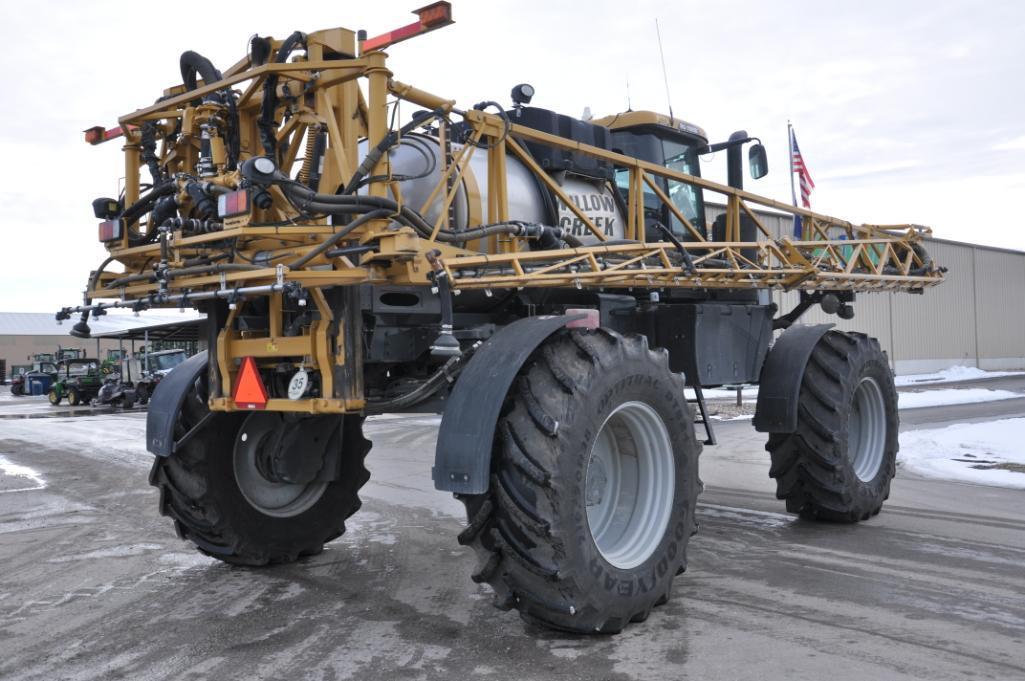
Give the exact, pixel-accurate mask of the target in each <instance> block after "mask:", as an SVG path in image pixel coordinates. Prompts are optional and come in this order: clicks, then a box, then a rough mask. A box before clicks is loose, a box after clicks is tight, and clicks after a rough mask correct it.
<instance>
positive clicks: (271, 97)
mask: <svg viewBox="0 0 1025 681" xmlns="http://www.w3.org/2000/svg"><path fill="white" fill-rule="evenodd" d="M250 45H252V43H250ZM300 45H301V46H302V47H304V48H305V47H306V34H305V33H303V32H302V31H295V32H294V33H292V35H290V36H288V37H287V38H285V40H284V42H282V43H281V47H279V48H278V52H277V54H276V55H274V62H275V63H276V64H284V63H285V61H286V60H287V59H288V55H290V54H292V52H293V51H294V50H295V48H296V47H298V46H300ZM277 108H278V74H276V73H270V74H267V77H266V78H264V81H263V102H262V103H261V105H260V118H259V119H258V120H257V121H256V127H257V128H258V129H259V131H260V142H261V143H262V144H263V151H264V153H265V154H266V155H267V156H270V157H271V158H272V159H274V160H275V162H277V159H278V153H277V152H278V143H277V139H276V137H275V132H276V131H277V127H278V124H277V121H276V120H275V119H274V113H275V111H276V110H277Z"/></svg>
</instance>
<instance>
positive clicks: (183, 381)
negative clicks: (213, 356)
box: [146, 350, 207, 456]
mask: <svg viewBox="0 0 1025 681" xmlns="http://www.w3.org/2000/svg"><path fill="white" fill-rule="evenodd" d="M206 367H207V352H206V350H204V351H202V352H199V353H196V354H195V355H193V356H192V357H189V358H188V359H187V360H185V361H184V362H182V363H181V364H179V365H178V366H176V367H175V368H174V369H172V370H171V372H170V373H169V374H167V376H164V377H163V378H162V379H161V380H160V382H159V383H157V387H156V388H155V389H154V390H153V394H152V395H150V398H149V410H148V411H147V412H146V449H148V450H149V451H150V453H152V454H154V455H155V456H170V455H171V454H173V453H174V425H175V423H177V421H178V412H179V411H181V408H182V403H183V402H185V396H186V395H188V394H189V391H190V390H192V389H193V386H195V384H196V379H198V378H199V377H200V376H201V375H202V374H203V372H204V371H206Z"/></svg>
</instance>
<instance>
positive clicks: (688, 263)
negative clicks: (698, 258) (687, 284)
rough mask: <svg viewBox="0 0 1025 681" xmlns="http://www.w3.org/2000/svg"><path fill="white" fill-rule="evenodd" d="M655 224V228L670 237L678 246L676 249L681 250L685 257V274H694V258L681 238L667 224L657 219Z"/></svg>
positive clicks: (682, 256) (681, 255) (681, 254)
mask: <svg viewBox="0 0 1025 681" xmlns="http://www.w3.org/2000/svg"><path fill="white" fill-rule="evenodd" d="M653 224H654V227H655V229H657V230H659V231H660V232H662V234H663V235H664V236H665V237H666V238H667V239H669V241H670V242H671V243H672V244H673V246H675V247H676V250H677V251H679V252H680V257H681V258H683V272H684V274H687V275H691V274H694V260H692V259H691V257H690V253H688V252H687V249H686V248H684V247H683V244H681V243H680V240H679V239H677V238H676V235H675V234H673V231H672V230H671V229H669V228H668V227H666V226H665V225H663V224H662V223H661V222H657V221H656V222H655V223H653Z"/></svg>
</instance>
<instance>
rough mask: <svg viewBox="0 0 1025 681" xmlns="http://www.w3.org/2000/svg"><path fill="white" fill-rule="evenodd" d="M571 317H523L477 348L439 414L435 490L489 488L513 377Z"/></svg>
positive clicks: (475, 491) (465, 491)
mask: <svg viewBox="0 0 1025 681" xmlns="http://www.w3.org/2000/svg"><path fill="white" fill-rule="evenodd" d="M574 319H578V317H576V316H564V315H559V316H551V317H526V318H524V319H520V320H518V321H515V322H513V323H512V324H509V325H508V326H506V327H504V328H503V329H502V330H501V331H499V332H498V333H496V334H495V335H494V336H492V337H491V338H490V339H489V340H488V341H487V342H486V343H484V345H482V346H481V347H480V348H478V349H477V351H476V352H475V353H474V355H473V358H472V359H470V361H469V363H468V364H467V365H466V368H465V369H463V371H462V373H461V374H460V376H459V380H458V381H456V385H455V387H454V388H453V389H452V394H451V396H450V397H449V399H448V400H447V406H446V407H445V414H444V416H442V419H441V430H440V432H439V433H438V445H437V450H436V451H435V454H434V468H433V469H432V472H431V474H432V476H433V478H434V487H435V489H439V490H443V491H447V492H455V493H457V494H483V493H484V492H486V491H487V490H488V479H489V473H490V471H491V444H492V442H493V441H494V438H495V425H496V424H497V423H498V417H499V414H500V412H501V411H502V403H503V402H505V396H506V395H507V394H508V392H509V388H510V387H512V383H513V380H514V379H515V378H516V375H517V374H518V373H519V372H520V368H521V367H522V366H523V363H524V362H526V361H527V359H528V358H529V357H530V355H531V354H532V353H533V352H534V350H536V349H537V347H538V346H539V345H541V343H543V342H544V341H545V339H546V338H548V337H549V336H551V335H552V334H553V333H555V332H556V331H558V330H559V329H561V328H562V327H563V326H565V325H566V324H567V323H568V322H570V321H573V320H574Z"/></svg>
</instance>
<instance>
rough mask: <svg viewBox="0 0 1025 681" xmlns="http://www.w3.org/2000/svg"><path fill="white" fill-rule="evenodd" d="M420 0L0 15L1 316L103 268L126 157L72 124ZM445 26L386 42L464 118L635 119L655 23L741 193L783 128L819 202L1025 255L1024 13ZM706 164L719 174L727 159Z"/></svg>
mask: <svg viewBox="0 0 1025 681" xmlns="http://www.w3.org/2000/svg"><path fill="white" fill-rule="evenodd" d="M423 2H426V0H421V2H417V0H404V1H401V2H394V1H387V2H385V1H382V0H377V1H375V2H372V3H365V4H364V3H358V2H332V3H323V2H311V3H300V2H293V3H280V2H277V3H271V2H255V1H253V2H246V3H244V4H243V3H209V2H203V3H198V2H197V3H195V4H194V7H195V11H194V14H193V15H191V16H190V15H189V13H188V12H186V11H184V10H183V9H182V8H183V7H187V6H189V4H190V3H188V2H182V3H178V4H176V5H174V7H173V8H172V9H170V10H168V11H169V14H164V15H157V14H154V13H152V12H153V10H152V8H155V7H158V5H151V4H146V3H115V2H88V3H78V2H75V3H72V2H46V1H40V0H34V1H33V2H31V3H26V4H23V5H21V6H19V9H18V11H17V12H7V13H5V22H4V23H5V30H4V36H5V41H6V43H7V44H6V45H5V48H4V49H3V50H2V51H0V65H2V67H3V73H4V84H3V91H4V97H3V102H4V106H3V108H2V110H0V160H2V165H0V228H2V234H3V239H4V242H3V243H4V247H3V254H4V258H3V265H4V267H3V269H2V270H0V310H8V311H9V310H22V311H45V312H50V311H53V310H55V309H56V308H58V307H60V306H61V305H68V304H75V303H77V302H79V300H80V298H81V290H82V288H83V284H84V281H85V279H86V276H87V275H88V272H89V270H90V269H91V268H93V267H95V266H96V265H97V264H98V263H99V261H100V260H101V259H102V258H103V257H104V254H105V251H104V250H103V249H102V248H101V247H100V245H99V244H98V243H97V242H96V220H95V218H93V216H92V211H91V208H90V202H91V200H92V199H93V198H95V197H97V196H116V195H117V191H118V186H119V185H118V178H119V177H120V176H121V175H122V174H123V173H122V171H121V163H122V160H121V153H120V146H119V145H118V144H117V143H116V142H114V143H108V144H106V145H103V146H100V147H90V146H88V145H86V144H85V143H84V142H83V141H82V133H81V131H82V130H83V129H85V128H87V127H90V126H92V125H97V124H100V125H105V126H108V127H110V126H113V125H115V124H116V121H117V117H118V116H119V115H121V114H124V113H126V112H128V111H131V110H133V109H136V108H140V107H143V106H146V105H148V104H150V103H151V102H152V101H153V100H154V99H155V98H156V97H157V96H159V95H160V93H161V91H162V89H163V88H165V87H167V86H169V85H172V84H174V83H176V82H178V80H179V78H180V76H179V72H178V56H179V54H180V53H181V52H182V51H184V50H188V49H191V50H196V51H198V52H200V53H202V54H204V55H206V56H208V57H210V58H211V59H212V60H213V61H214V63H215V64H216V65H218V67H219V68H221V69H225V68H227V67H228V66H229V65H230V64H232V63H234V62H235V61H236V60H237V59H238V58H240V57H241V56H242V55H243V54H244V53H245V47H246V42H247V39H248V38H249V36H250V35H252V34H253V33H260V34H261V35H273V36H276V37H279V38H280V37H284V36H285V35H287V34H288V33H290V32H291V31H293V30H295V29H300V30H303V31H313V30H317V29H321V28H328V27H333V26H339V25H341V26H346V27H347V28H352V29H358V28H366V29H367V30H368V31H369V33H370V34H371V35H375V34H377V33H381V32H384V31H385V30H388V29H390V28H394V27H397V26H400V25H402V24H405V23H408V22H409V21H411V20H412V15H410V14H408V12H409V10H410V9H412V8H414V7H417V6H419V5H420V4H422V3H423ZM282 7H289V8H292V10H293V11H291V12H289V13H285V12H282V11H281V9H282ZM624 10H628V11H629V14H626V15H624V14H623V11H624ZM454 16H455V19H456V22H457V23H456V24H455V25H453V26H449V27H447V28H444V29H441V30H440V31H437V32H435V33H433V34H431V35H428V36H425V37H421V38H418V39H415V40H413V41H410V42H407V43H403V44H401V45H397V46H395V47H393V48H392V49H391V50H390V54H391V59H390V67H391V69H392V71H393V72H394V74H395V77H396V78H397V79H399V80H403V81H405V82H411V83H415V84H416V85H417V86H419V87H421V88H424V89H426V90H429V91H432V92H435V93H437V94H440V95H444V96H446V97H451V98H455V99H457V100H458V101H459V103H460V104H461V105H463V106H469V105H472V104H473V103H475V102H477V101H481V100H485V99H495V100H498V101H501V102H503V103H505V102H508V93H509V89H510V87H511V86H512V85H514V84H516V83H518V82H529V83H531V84H533V85H534V86H535V88H536V90H537V95H536V97H535V99H534V102H533V104H534V105H536V106H541V107H546V108H551V109H555V110H558V111H560V112H562V113H567V114H571V115H577V116H579V115H580V114H581V113H582V111H583V109H584V107H585V106H586V107H590V109H591V111H592V112H593V113H594V115H595V116H602V115H605V114H608V113H615V112H618V111H622V110H625V109H626V107H627V82H629V93H630V103H631V105H632V107H633V108H634V109H654V110H658V111H665V110H666V109H667V105H666V93H665V88H664V85H663V80H662V73H661V68H660V62H659V55H658V48H657V42H656V39H655V18H656V17H657V18H658V19H659V22H660V24H661V30H662V39H663V45H664V49H665V59H666V65H667V70H668V77H669V84H670V90H671V96H672V106H673V110H674V112H675V114H676V116H677V117H679V118H684V119H687V120H690V121H693V122H695V123H697V124H698V125H701V126H702V127H704V128H705V130H706V131H707V132H708V133H709V136H710V137H711V138H712V140H713V141H716V140H722V139H725V138H726V137H727V136H728V135H729V134H730V133H731V132H732V131H734V130H737V129H746V130H747V131H748V132H749V133H751V134H752V135H757V136H759V137H761V139H762V140H763V141H764V142H765V144H766V146H767V147H768V151H769V164H770V174H769V176H768V177H766V178H764V179H763V180H760V181H758V182H749V184H748V188H749V189H751V190H752V191H755V192H758V193H761V194H765V195H768V196H770V197H773V198H776V199H780V200H784V201H789V199H790V184H789V177H788V175H787V138H786V124H787V120H788V119H789V120H791V121H792V122H793V124H794V126H795V130H796V131H797V136H798V140H799V142H800V145H801V151H802V152H803V154H804V158H805V160H806V162H807V164H808V167H809V169H810V171H811V174H812V177H813V178H814V180H815V182H816V184H817V185H818V187H817V189H816V191H815V193H814V194H813V195H812V206H813V208H814V209H815V210H818V211H821V212H824V213H826V214H829V215H834V216H837V217H841V218H845V219H849V220H852V221H856V222H867V223H884V224H892V223H903V222H912V223H918V224H925V225H930V226H932V227H933V228H934V230H935V234H936V235H937V236H939V237H943V238H948V239H957V240H962V241H973V242H978V243H984V244H991V245H996V246H1002V247H1007V248H1015V249H1022V250H1025V218H1023V217H1022V214H1021V212H1020V207H1021V205H1022V199H1023V198H1025V2H1019V1H1010V0H1003V1H1000V0H997V1H994V2H986V3H979V2H963V1H944V0H931V1H927V2H919V1H906V0H887V1H880V0H869V1H863V2H858V3H840V2H821V1H820V2H812V1H808V0H775V1H774V2H771V3H770V2H762V1H758V0H733V1H723V0H718V1H716V2H695V1H694V0H687V1H686V2H675V3H665V2H648V1H647V0H633V1H632V2H629V3H624V2H621V1H618V0H617V1H615V2H612V1H596V0H591V1H588V2H563V3H553V2H551V1H550V0H549V1H547V2H546V1H536V0H515V1H505V0H503V1H494V0H489V1H487V2H482V1H479V0H474V1H472V2H471V1H470V0H462V1H460V0H456V2H455V3H454ZM705 161H707V163H706V165H705V170H704V172H705V175H706V176H709V177H712V178H713V179H720V180H721V179H723V178H724V175H725V169H724V165H725V158H724V155H723V154H719V155H717V156H716V157H710V158H706V159H705Z"/></svg>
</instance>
